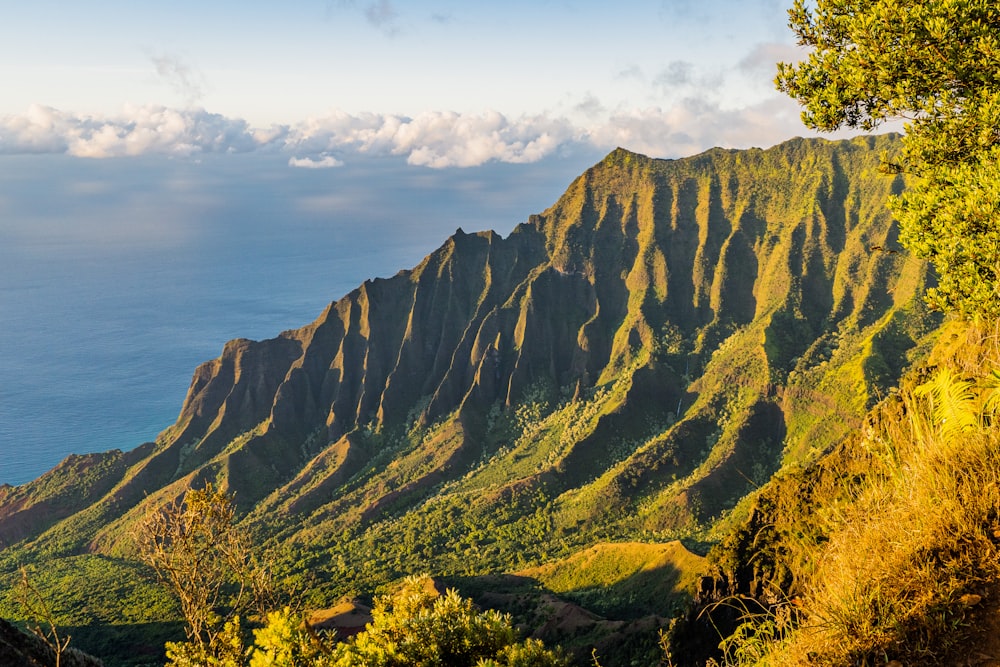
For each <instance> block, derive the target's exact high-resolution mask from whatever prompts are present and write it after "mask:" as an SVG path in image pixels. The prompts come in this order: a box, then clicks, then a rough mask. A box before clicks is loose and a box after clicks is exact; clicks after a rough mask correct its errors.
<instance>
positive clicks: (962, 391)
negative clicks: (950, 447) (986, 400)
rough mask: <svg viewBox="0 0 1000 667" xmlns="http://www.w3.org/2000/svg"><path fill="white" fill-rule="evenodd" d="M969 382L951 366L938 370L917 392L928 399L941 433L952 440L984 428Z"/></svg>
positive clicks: (941, 435)
mask: <svg viewBox="0 0 1000 667" xmlns="http://www.w3.org/2000/svg"><path fill="white" fill-rule="evenodd" d="M974 387H975V385H973V383H972V382H970V381H969V380H965V379H963V378H960V377H958V376H957V375H955V374H954V373H953V372H952V370H951V369H950V368H948V367H943V368H940V369H938V371H937V373H935V374H934V377H933V378H931V379H930V380H928V381H927V382H925V383H924V384H922V385H920V386H919V387H917V388H916V389H915V390H914V392H913V393H914V394H916V395H917V396H926V397H927V399H928V401H929V402H930V409H931V415H932V417H933V421H934V426H935V428H936V430H937V433H938V434H939V435H940V437H941V438H942V439H944V440H945V441H950V440H951V439H952V438H955V437H956V436H958V435H961V434H962V433H964V432H966V431H969V430H971V429H976V428H978V427H979V425H980V423H981V422H980V414H981V411H980V406H979V401H978V400H977V397H976V392H975V390H974Z"/></svg>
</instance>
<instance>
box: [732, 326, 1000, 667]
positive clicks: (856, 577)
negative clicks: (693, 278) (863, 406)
mask: <svg viewBox="0 0 1000 667" xmlns="http://www.w3.org/2000/svg"><path fill="white" fill-rule="evenodd" d="M997 340H998V339H997V335H996V330H995V329H994V330H990V331H985V330H984V329H983V328H982V327H968V328H967V329H964V330H962V329H957V328H953V329H952V330H950V331H948V332H946V335H945V337H943V338H942V341H941V343H939V346H938V350H937V351H936V354H935V357H934V361H935V363H936V366H937V367H936V368H935V369H933V370H932V372H931V373H930V374H929V379H927V380H925V381H923V382H922V383H920V384H917V383H916V382H914V384H912V385H911V386H909V387H908V388H907V387H904V388H903V389H902V391H901V392H900V396H899V398H898V400H894V401H891V402H886V403H885V404H883V405H882V406H881V407H880V409H879V411H878V412H877V413H876V414H875V415H873V419H872V420H871V421H870V422H869V427H868V429H867V431H866V433H865V434H864V437H863V443H864V446H865V448H866V449H867V450H868V453H869V454H870V458H871V460H872V461H873V464H872V468H871V469H870V470H869V471H868V472H867V474H865V475H864V477H863V478H862V479H860V480H859V479H850V480H846V481H845V483H844V487H842V489H841V492H844V491H846V492H847V493H846V497H847V499H848V502H846V503H841V505H840V506H839V508H838V509H837V511H831V512H828V513H826V514H825V515H824V516H825V517H826V519H825V520H826V521H827V522H828V525H827V526H824V531H823V532H824V533H825V534H826V535H827V536H828V540H826V541H824V542H821V543H819V544H817V545H815V546H813V547H812V548H811V551H812V553H811V558H810V559H809V561H810V562H811V571H810V572H806V573H803V575H804V578H805V582H806V583H805V586H804V587H803V590H804V593H803V594H802V595H801V596H800V597H798V598H796V599H795V600H794V601H792V602H789V605H790V606H793V607H795V608H797V616H798V618H799V619H800V621H799V623H798V624H797V627H796V629H794V630H792V631H791V632H773V628H774V625H775V624H774V621H773V619H765V620H764V621H763V622H762V621H761V620H760V619H757V621H756V625H757V627H759V629H760V631H759V632H754V627H753V626H752V624H751V627H745V628H743V629H742V635H743V638H742V639H737V640H736V641H735V642H731V644H730V646H729V647H728V648H729V649H730V650H729V652H728V653H729V656H728V663H729V664H733V665H747V664H757V665H782V666H784V665H805V664H815V665H830V666H834V665H838V666H839V665H844V666H846V665H866V666H867V665H885V664H887V663H888V662H889V661H891V660H900V661H901V662H902V663H903V664H906V665H921V664H924V665H938V664H946V663H944V662H942V661H943V660H945V657H946V656H947V655H949V652H950V651H952V650H953V649H954V648H955V647H956V646H957V645H959V644H960V643H961V642H963V641H966V640H967V639H968V636H969V634H970V631H971V629H970V627H969V626H970V623H969V619H970V615H971V614H972V613H973V612H974V611H975V608H976V607H977V606H978V605H980V604H981V600H982V599H983V598H984V597H985V596H986V595H987V593H988V591H990V590H991V589H992V588H993V587H994V586H995V584H996V583H997V582H1000V428H997V425H996V412H995V407H996V405H997V397H998V396H1000V390H998V388H997V384H998V382H997V380H998V376H997V374H996V373H994V372H993V369H995V368H998V367H1000V365H998V361H1000V355H998V349H1000V348H998V345H997ZM914 385H916V386H914ZM778 613H779V614H780V613H782V612H781V609H780V608H779V612H778ZM748 658H749V659H748Z"/></svg>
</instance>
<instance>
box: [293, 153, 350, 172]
mask: <svg viewBox="0 0 1000 667" xmlns="http://www.w3.org/2000/svg"><path fill="white" fill-rule="evenodd" d="M288 166H289V167H299V168H300V169H330V168H332V167H343V166H344V163H343V162H341V161H340V160H338V159H337V158H335V157H333V156H332V155H323V156H321V157H318V158H315V159H313V158H311V157H290V158H288Z"/></svg>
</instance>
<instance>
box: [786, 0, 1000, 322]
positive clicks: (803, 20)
mask: <svg viewBox="0 0 1000 667" xmlns="http://www.w3.org/2000/svg"><path fill="white" fill-rule="evenodd" d="M812 5H813V3H811V2H810V3H807V2H806V1H805V0H796V3H795V6H794V7H793V9H792V10H791V11H790V16H791V27H792V29H793V30H794V31H795V34H796V35H797V37H798V40H799V44H801V45H804V46H808V47H811V48H812V51H811V52H810V53H809V56H808V59H807V60H806V61H805V62H802V63H798V64H795V65H789V64H782V65H780V66H779V73H778V80H777V82H778V87H779V88H780V89H781V90H783V91H785V92H787V93H788V94H789V95H791V96H792V97H795V98H796V99H798V100H799V101H800V102H802V103H803V104H804V105H805V111H804V112H803V120H804V121H805V122H806V124H807V125H809V126H811V127H815V128H818V129H821V130H834V129H836V128H839V127H842V126H848V127H861V128H864V129H869V130H870V129H873V128H875V127H877V126H878V125H879V124H880V123H882V122H883V121H886V120H889V119H898V118H904V119H907V120H908V122H907V124H906V136H905V137H904V138H903V153H902V155H900V156H898V157H893V158H890V159H889V160H887V167H888V168H890V169H896V170H901V171H904V172H906V173H908V174H911V175H912V176H913V177H914V178H912V179H911V180H910V187H909V188H908V189H907V190H906V192H905V193H903V194H902V196H900V197H899V198H897V199H895V200H894V202H893V211H894V212H895V214H896V215H897V217H898V218H899V221H900V228H901V231H900V241H901V242H902V243H903V245H904V246H906V247H907V248H909V249H910V250H912V251H913V252H914V253H915V254H916V255H917V256H918V257H923V258H927V259H929V260H931V262H932V263H933V264H934V266H935V268H936V269H937V272H938V276H939V281H940V282H939V284H938V285H937V286H936V287H934V288H932V289H931V290H930V291H929V298H930V301H931V302H932V303H933V304H934V305H936V306H937V307H940V308H942V309H944V310H946V311H951V312H956V313H958V314H960V315H961V316H963V317H965V318H970V319H971V318H976V317H987V318H996V317H1000V230H998V229H997V225H996V219H997V214H998V213H1000V139H998V137H997V133H996V128H997V126H998V125H1000V31H998V29H997V26H998V25H1000V7H998V6H997V4H996V3H995V2H992V1H990V0H819V1H818V2H816V3H815V6H814V7H813V8H811V9H810V6H812Z"/></svg>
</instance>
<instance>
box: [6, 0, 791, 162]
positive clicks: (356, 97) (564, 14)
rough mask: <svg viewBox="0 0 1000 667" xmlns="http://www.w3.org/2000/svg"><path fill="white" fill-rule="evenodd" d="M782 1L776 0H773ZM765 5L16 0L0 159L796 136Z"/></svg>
mask: <svg viewBox="0 0 1000 667" xmlns="http://www.w3.org/2000/svg"><path fill="white" fill-rule="evenodd" d="M788 4H790V2H789V3H788ZM786 9H787V7H786V4H785V3H783V2H781V1H780V0H623V1H620V2H616V3H610V2H606V1H601V2H597V1H591V0H506V1H504V2H482V1H478V0H465V1H464V2H463V1H458V0H284V1H282V2H277V1H275V0H269V1H266V2H265V1H263V0H239V1H235V0H212V1H210V2H206V1H205V0H170V1H169V2H168V1H166V0H143V1H138V2H137V1H135V0H81V1H80V2H73V3H67V2H64V1H63V0H58V1H57V0H33V1H32V2H24V3H17V4H16V5H14V6H12V7H5V9H4V19H3V21H2V23H0V81H2V82H3V90H4V94H3V95H2V96H0V155H2V154H22V153H65V154H69V155H73V156H79V157H82V158H106V157H115V156H128V155H148V154H162V155H165V156H169V157H174V158H189V159H197V157H198V156H199V155H203V154H204V153H246V152H261V151H263V152H274V153H279V154H281V155H282V156H286V155H287V160H288V165H289V166H291V167H299V168H336V167H338V166H342V165H344V164H346V163H347V162H349V161H350V160H351V158H352V156H358V155H360V154H366V155H370V156H380V155H391V156H401V157H403V158H405V159H406V161H407V162H408V163H409V164H411V165H414V166H419V167H429V168H456V167H470V166H477V165H481V164H484V163H488V162H509V163H527V162H536V161H538V160H541V159H544V158H546V157H548V156H552V155H556V154H558V153H560V152H561V151H567V150H571V149H572V148H573V147H579V146H585V147H587V148H591V149H593V148H596V149H601V150H611V149H613V148H615V147H616V146H623V147H625V148H629V149H631V150H635V151H637V152H642V153H646V154H649V155H652V156H656V157H680V156H683V155H687V154H692V153H695V152H698V151H700V150H704V149H706V148H710V147H712V146H723V147H732V148H744V147H750V146H770V145H773V144H775V143H778V142H780V141H782V140H783V139H786V138H790V137H793V136H798V135H804V134H808V132H807V130H806V129H805V128H804V127H803V126H802V125H801V123H800V121H799V120H798V108H797V106H796V105H795V103H794V102H792V101H790V100H788V99H786V98H785V97H784V96H783V95H781V94H780V93H778V92H777V91H775V90H774V86H773V83H772V80H773V78H774V74H775V67H774V63H775V62H776V61H777V60H786V61H793V60H797V59H799V58H800V57H801V56H802V55H803V54H802V51H801V50H800V49H799V48H798V47H796V46H795V45H794V37H793V35H792V34H791V31H790V30H789V29H788V27H787V15H786Z"/></svg>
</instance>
